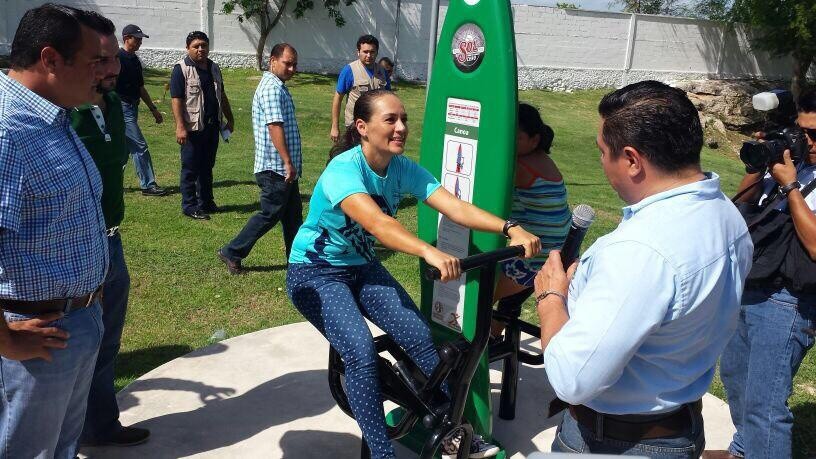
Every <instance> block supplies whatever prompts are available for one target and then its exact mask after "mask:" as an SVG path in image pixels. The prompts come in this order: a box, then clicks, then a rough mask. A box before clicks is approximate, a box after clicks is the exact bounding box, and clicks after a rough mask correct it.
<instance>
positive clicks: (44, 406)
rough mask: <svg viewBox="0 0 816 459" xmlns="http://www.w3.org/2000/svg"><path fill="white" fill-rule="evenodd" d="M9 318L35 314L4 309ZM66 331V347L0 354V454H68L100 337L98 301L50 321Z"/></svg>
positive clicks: (67, 458)
mask: <svg viewBox="0 0 816 459" xmlns="http://www.w3.org/2000/svg"><path fill="white" fill-rule="evenodd" d="M4 314H5V318H6V321H8V322H14V321H16V320H25V319H30V318H32V317H36V316H30V315H21V314H13V313H9V312H6V313H4ZM53 326H55V327H58V328H61V329H63V330H65V331H67V332H68V333H70V335H71V336H70V338H68V347H67V348H65V349H59V350H52V351H51V355H52V357H53V361H52V362H46V361H45V360H43V359H33V360H26V361H24V362H18V361H16V360H8V359H6V358H2V359H0V390H2V399H0V413H2V416H0V435H2V437H0V438H1V440H0V448H2V449H1V450H0V451H1V452H0V457H3V458H18V457H20V458H23V457H24V458H32V457H36V458H52V457H53V458H57V459H73V458H74V457H75V456H76V453H77V449H78V448H77V442H78V440H79V435H80V432H81V431H82V422H83V420H84V419H85V407H86V405H87V401H88V389H89V388H90V385H91V376H92V375H93V370H94V364H95V363H96V353H97V351H98V350H99V342H100V340H101V338H102V332H103V325H102V309H101V307H100V306H99V304H98V303H96V304H94V305H92V306H89V307H87V308H83V309H78V310H76V311H73V312H71V313H69V314H67V315H65V316H64V317H63V318H62V319H60V320H57V321H55V322H54V323H53Z"/></svg>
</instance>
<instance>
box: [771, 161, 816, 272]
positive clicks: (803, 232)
mask: <svg viewBox="0 0 816 459" xmlns="http://www.w3.org/2000/svg"><path fill="white" fill-rule="evenodd" d="M771 176H772V177H773V178H774V180H776V183H778V184H779V185H780V186H785V185H788V184H790V183H793V182H794V181H795V180H796V166H794V164H793V161H792V160H791V157H790V151H788V150H785V153H784V155H783V161H782V162H781V163H775V164H772V165H771ZM788 208H789V209H790V211H791V217H793V226H794V228H795V229H796V237H798V238H799V240H800V241H801V242H802V245H803V246H805V249H806V250H807V252H808V255H810V258H811V259H813V260H816V215H814V214H813V210H811V209H810V208H809V207H808V205H807V202H805V198H804V197H803V196H802V192H801V191H799V190H796V189H795V190H793V191H791V192H790V193H788Z"/></svg>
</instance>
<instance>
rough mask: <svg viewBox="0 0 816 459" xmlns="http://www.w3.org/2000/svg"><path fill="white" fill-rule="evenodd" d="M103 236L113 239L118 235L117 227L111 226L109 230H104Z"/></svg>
mask: <svg viewBox="0 0 816 459" xmlns="http://www.w3.org/2000/svg"><path fill="white" fill-rule="evenodd" d="M105 234H106V235H107V236H108V237H114V236H116V235H117V234H119V227H118V226H111V227H110V228H108V229H106V230H105Z"/></svg>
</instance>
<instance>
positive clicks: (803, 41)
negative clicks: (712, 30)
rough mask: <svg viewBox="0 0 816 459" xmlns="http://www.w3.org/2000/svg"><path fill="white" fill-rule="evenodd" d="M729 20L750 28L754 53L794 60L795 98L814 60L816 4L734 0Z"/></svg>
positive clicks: (811, 0) (811, 1) (799, 0)
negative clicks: (758, 52)
mask: <svg viewBox="0 0 816 459" xmlns="http://www.w3.org/2000/svg"><path fill="white" fill-rule="evenodd" d="M729 19H730V20H731V21H734V22H742V23H745V24H747V25H748V26H749V27H750V28H751V31H752V32H754V33H755V34H756V35H755V36H754V37H753V39H752V40H751V44H752V46H754V47H755V48H756V49H759V50H764V51H767V52H769V53H771V54H773V55H775V56H780V57H783V56H791V57H792V58H793V69H792V70H793V72H792V73H793V77H792V78H791V91H792V92H793V94H794V95H795V96H797V97H798V96H799V94H801V93H802V91H803V90H805V89H806V88H807V86H808V80H807V72H808V69H810V66H811V65H812V64H813V61H814V56H816V0H734V4H733V6H732V7H731V10H730V14H729Z"/></svg>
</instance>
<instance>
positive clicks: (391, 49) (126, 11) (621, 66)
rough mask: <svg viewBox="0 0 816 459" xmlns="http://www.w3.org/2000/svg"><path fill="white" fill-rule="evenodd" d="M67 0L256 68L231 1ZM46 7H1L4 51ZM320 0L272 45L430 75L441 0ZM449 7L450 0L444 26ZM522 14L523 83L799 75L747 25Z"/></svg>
mask: <svg viewBox="0 0 816 459" xmlns="http://www.w3.org/2000/svg"><path fill="white" fill-rule="evenodd" d="M62 1H63V2H65V3H68V4H72V5H75V6H78V7H81V8H91V9H96V10H99V11H101V12H102V13H103V14H105V15H106V16H108V17H109V18H111V20H113V21H114V23H115V24H116V26H117V28H118V29H119V30H121V29H122V27H124V26H125V25H126V24H129V23H135V24H138V25H139V26H140V27H142V29H143V30H144V31H145V33H147V34H148V35H150V38H148V39H145V41H144V44H143V48H142V51H140V56H141V57H142V59H143V61H144V62H145V64H146V65H148V66H153V67H168V66H170V65H171V64H172V63H174V62H175V61H176V60H178V59H179V58H180V57H181V56H183V48H184V39H185V37H186V35H187V33H188V32H190V31H192V30H203V31H205V32H207V33H208V35H209V36H210V38H211V49H212V58H213V59H214V60H216V61H217V62H219V63H220V64H221V65H222V66H227V67H229V66H254V65H255V42H256V41H257V36H258V32H257V30H256V29H255V27H254V26H253V24H252V23H251V22H246V21H245V22H244V23H243V24H241V23H239V22H238V21H237V19H236V16H237V14H231V15H225V14H223V13H221V12H220V9H221V5H222V0H130V1H128V2H127V3H125V2H119V1H111V0H62ZM451 1H461V0H451ZM494 1H497V0H494ZM41 3H44V1H41V0H33V1H32V0H3V1H2V3H0V18H2V19H0V53H8V51H9V49H10V42H11V40H12V38H13V35H14V30H15V29H16V27H17V22H18V21H19V18H20V17H21V16H22V14H23V12H24V11H25V10H26V9H28V8H31V7H33V6H35V5H38V4H41ZM290 3H292V4H293V3H294V2H291V1H290ZM315 3H316V4H317V5H318V7H317V8H316V9H315V10H313V11H309V12H308V13H307V17H306V18H304V19H299V20H298V19H295V18H294V16H293V15H292V14H291V13H290V14H286V15H284V17H283V18H282V20H281V22H280V23H279V24H278V26H277V27H276V28H275V29H274V30H273V32H272V34H271V35H270V37H269V40H268V46H269V45H271V44H273V43H276V42H279V41H287V42H289V43H291V44H292V45H293V46H295V47H296V48H297V49H298V52H299V58H300V69H301V70H303V71H310V72H324V73H337V72H338V71H339V70H340V68H341V67H342V66H343V65H344V64H346V63H347V62H349V61H350V60H352V59H354V57H355V49H354V48H355V47H354V45H355V42H356V40H357V37H358V36H359V35H361V34H362V33H372V34H374V35H376V36H377V37H378V38H379V39H380V55H381V56H389V57H392V58H393V57H395V56H396V58H397V62H398V69H397V71H398V74H399V75H400V76H401V77H402V78H405V79H410V80H423V79H424V78H425V74H426V71H427V66H426V60H427V49H428V35H429V26H430V16H431V13H430V6H431V0H400V2H399V3H400V11H399V12H398V11H397V3H398V2H397V0H358V1H357V2H356V3H355V4H354V5H353V6H351V7H342V11H343V15H344V16H345V18H346V26H345V27H343V28H337V27H335V25H334V22H333V20H331V19H330V18H329V17H328V15H327V14H326V12H325V10H323V9H322V8H321V7H320V6H319V4H320V2H315ZM447 3H448V2H447V1H443V2H442V11H441V12H440V24H441V22H442V21H443V20H444V17H445V11H446V5H447ZM290 7H292V5H290ZM513 13H514V21H515V24H514V26H515V31H516V47H517V54H518V56H517V58H518V65H519V86H520V87H522V88H554V89H577V88H598V87H613V86H620V85H623V84H626V83H627V82H633V81H638V80H643V79H648V78H653V79H658V80H663V81H670V80H677V79H687V78H746V77H760V78H766V79H783V78H788V77H789V76H790V68H791V65H790V60H789V59H774V58H772V57H770V56H769V55H767V54H765V53H758V52H753V51H752V50H751V49H750V45H749V40H748V36H749V32H748V31H746V30H745V29H744V28H742V27H737V28H735V29H724V28H723V26H721V25H720V24H717V23H713V22H708V21H696V20H691V19H684V18H673V17H663V16H648V15H631V14H625V13H611V12H597V11H582V10H561V9H556V8H550V7H538V6H527V5H514V6H513ZM267 49H268V48H267Z"/></svg>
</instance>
